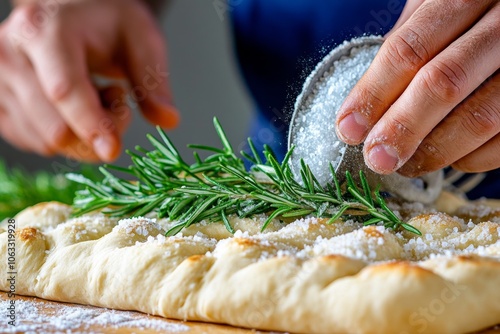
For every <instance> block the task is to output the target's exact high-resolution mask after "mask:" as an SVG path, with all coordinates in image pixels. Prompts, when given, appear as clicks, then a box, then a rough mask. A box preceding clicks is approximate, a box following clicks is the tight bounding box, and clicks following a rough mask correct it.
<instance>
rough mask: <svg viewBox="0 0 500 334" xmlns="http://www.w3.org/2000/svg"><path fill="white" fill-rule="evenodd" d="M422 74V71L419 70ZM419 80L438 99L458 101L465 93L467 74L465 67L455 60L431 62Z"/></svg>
mask: <svg viewBox="0 0 500 334" xmlns="http://www.w3.org/2000/svg"><path fill="white" fill-rule="evenodd" d="M419 74H420V72H419ZM418 77H419V81H420V82H421V83H422V85H423V86H424V88H425V91H426V92H427V94H428V95H429V96H430V97H431V98H433V99H434V100H437V101H442V102H445V103H450V102H456V101H457V100H458V99H460V97H461V96H462V93H463V88H462V87H464V85H465V83H466V82H467V74H466V72H465V71H464V69H463V67H462V66H461V65H460V64H458V63H456V62H454V61H451V60H450V61H449V62H448V63H446V64H445V63H443V62H437V63H435V64H430V65H429V66H428V68H426V69H425V70H424V71H422V73H421V74H420V75H418Z"/></svg>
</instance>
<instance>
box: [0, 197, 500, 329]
mask: <svg viewBox="0 0 500 334" xmlns="http://www.w3.org/2000/svg"><path fill="white" fill-rule="evenodd" d="M401 211H404V208H401ZM410 211H411V210H410ZM462 211H463V212H462V215H461V216H460V217H461V218H459V217H452V216H449V215H446V214H443V213H426V214H422V215H415V214H413V216H414V217H413V218H412V219H411V220H410V221H409V223H410V224H412V225H414V226H415V227H417V228H418V229H420V230H421V231H422V233H423V236H422V237H418V236H416V235H414V234H411V233H408V232H398V233H395V232H394V231H390V230H387V229H385V228H383V227H375V226H370V227H363V226H362V225H361V224H359V223H356V222H352V221H350V222H345V223H344V222H336V223H334V224H331V225H327V224H326V223H325V220H322V219H316V218H307V219H300V220H297V221H295V222H292V223H290V224H282V223H280V222H278V221H274V222H273V223H272V224H270V226H269V227H268V229H266V231H265V232H264V233H260V232H259V230H260V227H261V226H262V224H263V222H264V219H265V217H257V218H254V219H241V220H239V219H233V220H232V221H231V224H232V225H233V226H234V227H235V229H236V230H238V232H237V233H236V234H235V235H234V236H233V235H230V234H229V233H228V232H227V231H226V230H225V228H224V226H223V225H222V224H219V223H201V224H195V225H192V226H191V227H189V228H188V229H186V230H184V231H183V233H182V235H178V236H174V237H165V236H164V233H165V231H166V230H167V229H168V227H169V226H171V224H173V222H169V221H167V220H158V221H157V220H155V219H151V218H133V219H122V220H119V221H118V220H116V219H111V218H107V217H105V216H103V215H102V214H100V213H94V214H88V215H85V216H83V217H80V218H74V219H70V218H69V215H70V212H71V210H70V208H69V207H68V206H65V205H62V204H59V203H55V202H52V203H44V204H39V205H36V206H34V207H31V208H28V209H26V210H24V211H23V212H21V213H20V214H19V215H18V216H17V217H16V218H15V219H16V225H17V231H16V266H17V273H18V274H17V281H16V282H17V283H16V284H17V285H16V293H18V294H22V295H31V296H37V297H41V298H46V299H51V300H56V301H63V302H73V303H81V304H90V305H96V306H102V307H108V308H115V309H123V310H138V311H141V312H145V313H149V314H155V315H160V316H164V317H169V318H177V319H186V320H197V321H206V322H217V323H226V324H230V325H234V326H241V327H249V328H257V329H265V330H276V331H287V332H297V333H424V332H425V333H468V332H473V331H477V330H480V329H483V328H486V327H489V326H493V325H495V324H498V323H500V241H499V240H500V224H498V222H497V221H496V219H497V217H500V214H498V212H496V211H494V210H492V211H489V212H487V213H486V215H485V214H483V215H482V216H481V212H476V211H478V210H476V211H473V210H465V209H464V210H462ZM457 212H459V211H457ZM467 213H471V215H472V216H473V217H472V216H471V217H467ZM483 213H484V212H483ZM457 215H458V213H457ZM486 216H487V217H488V221H486V220H481V217H486ZM2 226H3V225H2ZM4 228H5V227H4ZM6 244H7V233H6V231H5V229H1V228H0V258H1V259H2V260H1V261H2V266H4V264H5V263H7V256H6V249H7V246H6ZM1 276H2V277H0V289H1V290H4V291H8V289H9V286H8V282H7V280H6V271H5V270H2V275H1Z"/></svg>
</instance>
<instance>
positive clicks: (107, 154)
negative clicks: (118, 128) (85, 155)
mask: <svg viewBox="0 0 500 334" xmlns="http://www.w3.org/2000/svg"><path fill="white" fill-rule="evenodd" d="M92 146H93V147H94V152H95V153H96V154H97V156H98V157H99V159H101V160H102V161H111V160H113V159H114V158H115V154H116V153H115V152H116V140H115V139H114V138H113V137H112V136H110V135H100V136H98V137H96V138H95V139H94V141H93V142H92Z"/></svg>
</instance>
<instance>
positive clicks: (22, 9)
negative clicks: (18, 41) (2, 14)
mask: <svg viewBox="0 0 500 334" xmlns="http://www.w3.org/2000/svg"><path fill="white" fill-rule="evenodd" d="M40 10H41V8H40V6H39V5H37V4H27V5H23V6H19V7H16V8H15V9H14V10H13V12H12V14H11V15H10V17H9V19H10V22H11V24H12V25H13V26H14V27H17V28H20V27H24V26H26V25H30V26H33V25H36V22H37V21H36V17H37V16H38V15H39V14H40Z"/></svg>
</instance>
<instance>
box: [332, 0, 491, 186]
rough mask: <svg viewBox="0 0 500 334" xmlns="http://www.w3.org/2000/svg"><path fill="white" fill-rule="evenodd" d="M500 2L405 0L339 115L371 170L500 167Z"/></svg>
mask: <svg viewBox="0 0 500 334" xmlns="http://www.w3.org/2000/svg"><path fill="white" fill-rule="evenodd" d="M499 68H500V2H499V1H498V0H477V1H460V0H453V1H450V0H427V1H425V2H424V1H423V0H413V1H412V0H410V1H409V2H408V3H407V5H406V7H405V10H404V11H403V14H402V15H401V17H400V20H399V21H398V23H397V24H396V27H395V29H393V30H392V32H391V33H390V35H389V36H388V37H387V39H386V41H385V42H384V44H383V45H382V47H381V49H380V51H379V53H378V54H377V56H376V58H375V59H374V61H373V63H372V64H371V66H370V68H369V69H368V70H367V72H366V73H365V75H364V76H363V77H362V79H361V80H360V82H359V83H358V84H357V85H356V86H355V87H354V89H353V90H352V91H351V93H350V94H349V96H348V97H347V99H346V100H345V102H344V104H343V106H342V108H341V109H340V110H339V113H338V116H337V123H336V126H337V134H338V135H339V137H340V138H341V139H342V140H343V141H345V142H346V143H347V144H351V145H357V144H360V143H364V157H365V162H366V164H367V165H368V166H369V167H370V168H371V169H372V170H374V171H375V172H378V173H381V174H389V173H392V172H394V171H398V172H399V173H401V174H403V175H406V176H410V177H415V176H419V175H422V174H424V173H428V172H431V171H435V170H438V169H440V168H443V167H445V166H448V165H451V166H453V167H454V168H456V169H459V170H462V171H465V172H482V171H488V170H492V169H496V168H499V167H500V71H499Z"/></svg>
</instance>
